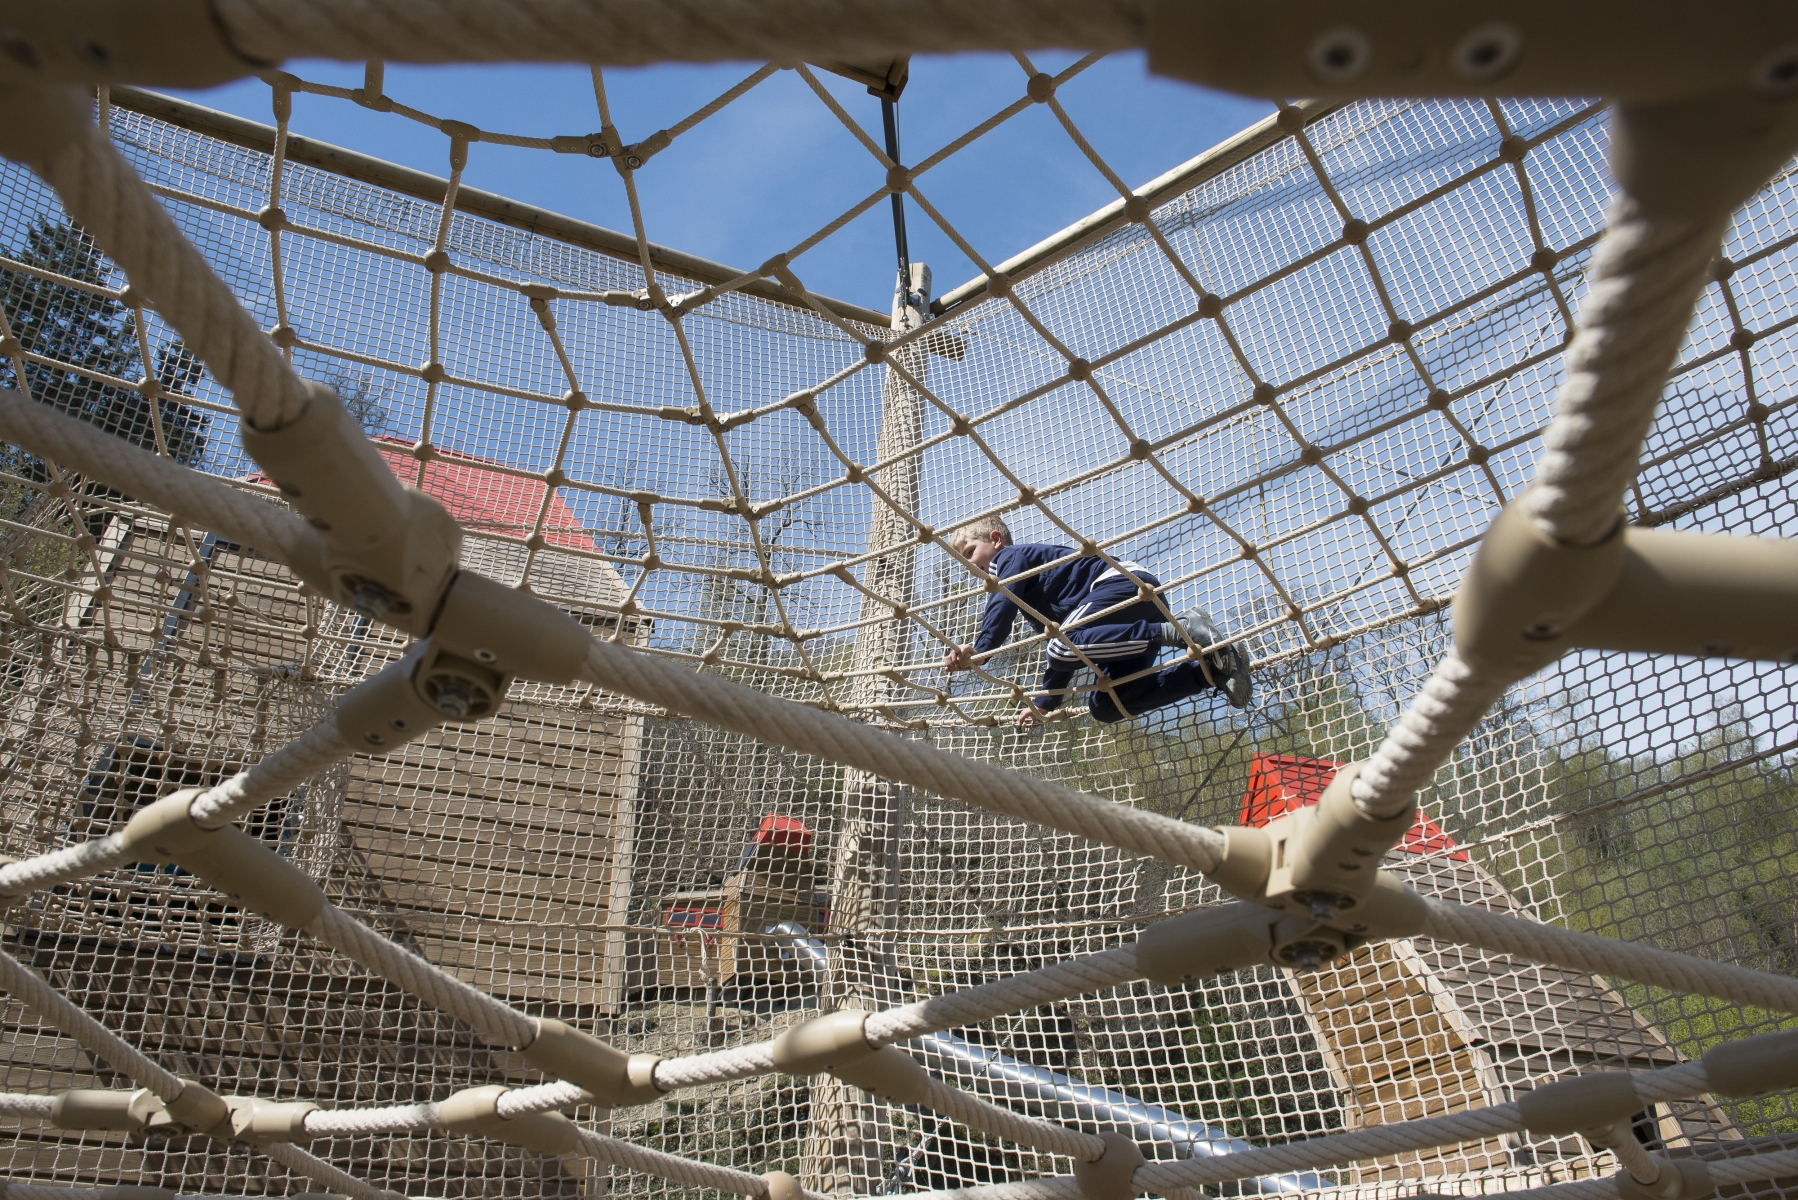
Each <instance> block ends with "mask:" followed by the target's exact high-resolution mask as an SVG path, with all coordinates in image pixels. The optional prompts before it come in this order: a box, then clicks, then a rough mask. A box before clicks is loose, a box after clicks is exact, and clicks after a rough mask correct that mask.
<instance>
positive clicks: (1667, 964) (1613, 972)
mask: <svg viewBox="0 0 1798 1200" xmlns="http://www.w3.org/2000/svg"><path fill="white" fill-rule="evenodd" d="M1425 903H1426V904H1427V905H1428V915H1427V917H1426V924H1425V926H1424V930H1423V934H1424V936H1425V937H1430V938H1434V939H1436V940H1437V941H1440V942H1450V943H1455V944H1459V945H1466V946H1476V947H1478V948H1479V949H1481V950H1485V951H1488V952H1490V953H1493V954H1509V955H1511V956H1513V957H1516V958H1521V959H1526V960H1528V961H1530V962H1534V963H1542V964H1545V965H1551V966H1557V967H1565V968H1567V969H1570V970H1574V971H1584V972H1587V973H1589V974H1593V975H1602V976H1605V977H1607V978H1610V979H1626V980H1629V981H1630V982H1632V983H1646V984H1650V985H1653V986H1655V987H1663V988H1667V989H1668V990H1669V991H1675V992H1686V993H1688V994H1691V995H1698V996H1710V997H1713V998H1715V999H1718V1000H1730V1001H1733V1002H1735V1003H1737V1004H1747V1005H1752V1006H1754V1007H1756V1008H1764V1009H1768V1010H1770V1011H1773V1012H1786V1013H1798V979H1788V978H1786V977H1785V976H1783V975H1774V974H1772V973H1770V972H1767V971H1750V970H1748V969H1747V968H1745V967H1738V966H1734V965H1732V964H1730V963H1720V962H1715V961H1713V960H1711V959H1705V958H1694V957H1693V956H1691V955H1689V954H1675V953H1674V952H1672V951H1670V950H1661V949H1657V948H1656V947H1653V946H1644V945H1641V944H1639V943H1636V942H1625V941H1620V940H1618V939H1616V938H1608V937H1600V936H1598V935H1597V934H1591V933H1581V932H1579V931H1578V930H1573V929H1562V928H1560V927H1559V926H1556V925H1544V924H1540V923H1538V922H1536V921H1525V920H1522V919H1521V918H1518V917H1514V916H1511V915H1510V914H1508V913H1500V912H1493V911H1492V910H1491V909H1488V908H1478V907H1475V906H1473V905H1468V904H1455V903H1451V902H1449V901H1444V900H1435V899H1428V900H1426V901H1425Z"/></svg>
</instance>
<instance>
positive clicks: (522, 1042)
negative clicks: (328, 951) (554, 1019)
mask: <svg viewBox="0 0 1798 1200" xmlns="http://www.w3.org/2000/svg"><path fill="white" fill-rule="evenodd" d="M306 932H307V933H309V934H311V935H312V936H313V937H315V938H317V939H318V940H319V941H321V942H323V943H325V944H326V945H327V946H331V947H332V948H334V949H336V950H338V951H339V952H340V953H342V954H343V955H344V956H345V957H347V958H350V959H352V960H354V961H355V962H357V963H359V964H361V965H362V966H363V967H365V968H367V969H368V970H369V971H370V972H372V973H373V974H375V975H379V976H380V977H381V978H383V979H385V980H387V981H388V982H389V983H392V984H393V985H394V986H396V987H399V988H402V989H404V990H405V991H407V992H410V993H411V994H412V995H414V996H417V997H418V998H419V999H420V1000H423V1001H424V1002H425V1003H427V1004H429V1005H431V1006H432V1007H433V1008H436V1009H438V1010H440V1011H442V1012H446V1013H448V1014H449V1015H450V1016H452V1017H455V1018H456V1019H457V1020H458V1021H461V1022H462V1023H463V1024H465V1025H467V1026H469V1027H470V1028H472V1029H474V1030H475V1031H477V1032H478V1033H480V1034H481V1035H482V1036H484V1037H486V1038H488V1039H489V1040H491V1041H494V1042H497V1043H499V1044H500V1045H502V1046H512V1047H523V1046H528V1045H530V1044H531V1043H532V1042H533V1041H535V1040H536V1037H537V1022H536V1021H535V1020H533V1019H532V1018H530V1017H527V1016H525V1015H524V1014H523V1013H521V1012H519V1011H518V1010H517V1009H515V1008H512V1007H511V1006H510V1005H508V1004H506V1003H505V1002H504V1001H501V1000H496V999H494V998H493V997H492V996H489V995H488V994H487V993H485V992H483V991H481V990H480V989H478V988H474V987H470V986H469V985H468V984H466V983H463V982H462V981H461V980H460V979H457V978H456V977H455V976H454V975H451V974H450V973H449V972H447V971H445V970H443V969H442V968H440V967H436V966H433V965H432V964H431V963H428V962H426V961H425V960H424V959H423V958H420V957H419V956H418V955H416V954H414V953H413V952H412V951H410V950H407V949H406V948H405V947H403V946H398V945H395V944H394V943H393V942H391V941H389V940H388V939H387V938H385V937H382V936H381V935H380V934H379V933H376V932H375V931H374V930H373V929H370V928H369V927H368V926H366V925H364V924H363V923H362V922H360V921H358V920H356V918H354V917H352V916H350V915H349V914H348V913H346V912H344V911H343V910H342V909H341V908H338V907H337V906H336V905H335V904H327V905H325V906H324V908H322V909H321V910H319V914H318V916H317V917H315V918H314V919H313V921H312V923H311V924H310V925H308V926H306Z"/></svg>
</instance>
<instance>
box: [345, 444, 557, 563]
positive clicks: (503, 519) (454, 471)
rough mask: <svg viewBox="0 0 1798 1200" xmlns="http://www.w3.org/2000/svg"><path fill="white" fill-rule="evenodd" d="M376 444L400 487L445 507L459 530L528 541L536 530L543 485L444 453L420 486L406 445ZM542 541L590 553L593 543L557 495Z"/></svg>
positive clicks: (432, 463)
mask: <svg viewBox="0 0 1798 1200" xmlns="http://www.w3.org/2000/svg"><path fill="white" fill-rule="evenodd" d="M374 442H375V449H377V450H379V451H380V452H381V457H382V458H384V459H386V460H387V467H388V469H389V470H391V471H392V472H393V473H394V475H395V476H396V477H397V478H398V479H399V481H400V482H401V483H404V484H406V485H407V486H409V487H411V486H416V487H417V488H418V489H419V490H420V491H422V492H423V493H424V494H425V495H427V496H429V497H431V498H432V499H433V500H435V501H437V503H439V504H441V505H443V507H444V508H446V509H448V510H449V514H450V516H452V517H454V518H456V520H457V521H459V522H461V524H462V527H463V528H465V529H471V530H476V531H478V532H481V533H497V534H503V535H505V536H507V537H515V538H527V537H530V536H531V534H532V532H534V531H535V530H536V528H537V514H538V512H540V511H542V509H543V494H544V493H545V492H546V491H548V490H549V486H548V485H547V484H545V483H543V482H542V481H541V480H537V479H523V478H520V477H519V476H517V475H505V474H502V473H500V472H498V471H489V470H485V469H483V468H484V467H486V466H491V465H495V464H493V463H492V461H491V460H490V459H485V458H477V457H475V456H474V455H471V454H456V453H452V452H450V451H445V450H439V451H438V452H437V454H438V457H436V458H434V459H432V460H431V461H430V462H428V463H426V464H425V471H424V479H423V480H420V479H419V477H418V460H417V459H416V458H414V457H412V444H411V443H410V442H406V441H401V440H400V439H399V438H391V437H378V438H375V439H374ZM543 540H544V541H545V542H546V543H548V544H549V545H551V546H560V547H562V548H564V549H572V550H591V549H593V539H592V538H590V537H588V536H587V533H586V531H585V529H584V527H583V526H582V525H581V522H580V521H579V520H578V519H577V518H576V517H575V515H574V513H573V512H571V511H570V510H569V508H568V506H567V505H566V504H564V503H563V502H562V497H561V496H559V495H553V494H552V495H551V496H550V499H549V511H547V512H545V513H544V514H543Z"/></svg>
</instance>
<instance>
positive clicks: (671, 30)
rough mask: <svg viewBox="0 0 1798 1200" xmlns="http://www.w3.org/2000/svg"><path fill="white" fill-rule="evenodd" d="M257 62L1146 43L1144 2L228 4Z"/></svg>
mask: <svg viewBox="0 0 1798 1200" xmlns="http://www.w3.org/2000/svg"><path fill="white" fill-rule="evenodd" d="M214 11H216V12H217V14H218V17H219V20H220V22H221V23H222V24H223V26H224V28H225V29H226V31H227V32H228V34H229V37H230V40H231V43H232V44H233V45H234V46H235V47H236V48H237V49H238V51H239V52H240V53H243V54H245V55H247V56H249V57H251V58H256V59H261V60H263V61H267V62H276V61H279V60H281V59H284V58H341V59H348V60H352V61H361V60H363V59H368V58H380V59H385V60H388V61H391V62H476V61H481V62H582V63H586V62H594V63H605V64H618V65H632V64H640V63H652V62H699V61H718V60H726V59H773V60H776V61H787V60H799V59H811V60H816V59H818V58H826V59H834V60H849V61H854V60H855V59H856V58H857V57H864V58H870V59H882V60H884V58H891V57H892V56H893V55H894V54H897V53H902V52H912V53H949V52H954V51H958V50H991V49H992V48H993V47H995V46H1015V47H1020V48H1021V47H1066V46H1076V47H1081V48H1084V49H1089V50H1119V49H1125V48H1127V47H1132V46H1139V45H1141V44H1142V38H1143V28H1144V23H1145V15H1146V5H1145V4H1144V3H1142V0H984V2H983V3H981V4H962V3H958V2H957V0H919V2H906V0H831V2H828V3H823V2H819V0H712V2H710V3H707V4H702V5H691V4H664V3H659V2H657V0H517V2H515V3H512V4H509V5H506V6H503V7H499V6H495V5H492V4H486V3H483V2H482V0H426V2H424V3H420V2H418V0H218V2H217V3H216V5H215V9H214Z"/></svg>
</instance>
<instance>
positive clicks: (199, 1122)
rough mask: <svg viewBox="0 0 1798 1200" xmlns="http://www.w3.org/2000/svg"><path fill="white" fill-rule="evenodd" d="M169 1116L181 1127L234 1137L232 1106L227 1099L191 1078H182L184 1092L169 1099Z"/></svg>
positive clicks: (215, 1135) (192, 1130)
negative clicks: (232, 1133)
mask: <svg viewBox="0 0 1798 1200" xmlns="http://www.w3.org/2000/svg"><path fill="white" fill-rule="evenodd" d="M167 1108H168V1114H169V1119H170V1120H172V1121H173V1122H174V1123H175V1124H177V1125H179V1126H181V1128H183V1129H186V1130H189V1131H190V1132H193V1133H204V1134H208V1135H210V1136H212V1137H221V1138H228V1137H230V1136H231V1106H230V1105H229V1104H227V1103H225V1098H224V1097H223V1096H221V1095H219V1094H218V1093H217V1092H215V1091H213V1090H212V1089H211V1088H209V1087H207V1086H206V1085H205V1084H202V1083H197V1082H195V1081H194V1080H192V1079H183V1080H182V1081H181V1094H180V1095H179V1096H177V1097H175V1098H174V1099H173V1100H170V1101H167Z"/></svg>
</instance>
